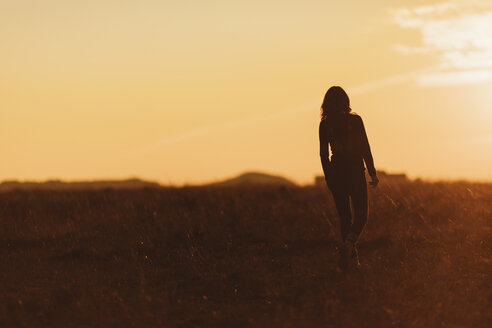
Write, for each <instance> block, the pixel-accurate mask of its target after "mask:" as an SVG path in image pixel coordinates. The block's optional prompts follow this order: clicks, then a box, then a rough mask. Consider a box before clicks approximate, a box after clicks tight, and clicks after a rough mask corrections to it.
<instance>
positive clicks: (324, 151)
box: [319, 121, 330, 180]
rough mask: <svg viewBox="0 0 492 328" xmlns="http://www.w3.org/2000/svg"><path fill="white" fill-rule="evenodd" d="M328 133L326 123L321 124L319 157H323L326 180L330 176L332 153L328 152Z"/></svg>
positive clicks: (322, 163)
mask: <svg viewBox="0 0 492 328" xmlns="http://www.w3.org/2000/svg"><path fill="white" fill-rule="evenodd" d="M328 144H329V139H328V133H327V131H326V127H325V122H324V121H321V122H320V123H319V156H320V157H321V166H322V167H323V173H324V175H325V180H326V179H327V177H328V176H329V167H330V152H329V150H328Z"/></svg>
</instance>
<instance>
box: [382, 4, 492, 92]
mask: <svg viewBox="0 0 492 328" xmlns="http://www.w3.org/2000/svg"><path fill="white" fill-rule="evenodd" d="M391 16H392V21H393V22H394V23H396V24H397V25H399V26H400V27H402V28H407V29H418V30H419V31H420V34H421V40H420V44H419V45H418V46H407V45H403V44H396V45H394V46H393V49H394V50H395V51H397V52H399V53H401V54H404V55H416V54H436V55H437V57H438V58H439V62H438V64H437V65H436V67H434V68H433V71H432V72H431V73H423V75H422V76H420V77H419V78H418V79H417V81H418V82H419V85H422V86H433V85H452V84H469V83H482V82H489V81H492V74H491V72H492V3H491V2H483V1H472V0H468V1H466V2H464V1H454V2H444V3H439V4H436V5H431V6H422V7H416V8H400V9H398V10H393V11H391Z"/></svg>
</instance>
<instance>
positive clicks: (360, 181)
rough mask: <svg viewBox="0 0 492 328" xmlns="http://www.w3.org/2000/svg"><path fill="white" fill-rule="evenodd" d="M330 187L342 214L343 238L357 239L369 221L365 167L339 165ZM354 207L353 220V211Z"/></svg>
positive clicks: (339, 213)
mask: <svg viewBox="0 0 492 328" xmlns="http://www.w3.org/2000/svg"><path fill="white" fill-rule="evenodd" d="M334 171H335V172H334V177H333V184H332V185H331V187H330V190H331V193H332V194H333V199H334V200H335V205H336V208H337V211H338V215H339V216H340V227H341V232H342V239H343V240H344V241H345V240H346V238H347V236H348V235H349V234H350V237H351V238H350V239H355V240H352V241H354V242H355V241H357V239H358V238H359V236H360V234H361V233H362V230H363V229H364V226H365V225H366V223H367V209H368V206H367V183H366V176H365V172H364V169H361V168H360V167H351V166H345V165H343V166H342V165H338V167H337V168H335V169H334ZM351 205H352V208H353V220H352V211H351Z"/></svg>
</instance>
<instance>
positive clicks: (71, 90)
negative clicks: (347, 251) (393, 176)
mask: <svg viewBox="0 0 492 328" xmlns="http://www.w3.org/2000/svg"><path fill="white" fill-rule="evenodd" d="M0 39H1V43H0V72H1V73H0V154H1V157H2V160H1V161H0V180H7V179H19V180H44V179H52V178H60V179H66V180H81V179H98V178H126V177H133V176H138V177H141V178H145V179H152V180H157V181H159V182H161V183H173V184H183V183H201V182H207V181H213V180H218V179H222V178H226V177H230V176H233V175H236V174H238V173H241V172H244V171H248V170H257V171H265V172H271V173H275V174H282V175H285V176H286V177H288V178H291V179H293V180H294V181H297V182H300V183H306V182H311V181H312V179H313V177H314V175H315V174H319V173H321V165H320V162H319V153H318V152H319V151H318V136H317V132H318V124H319V107H320V104H321V101H322V98H323V95H324V93H325V92H326V90H327V89H328V88H329V87H330V86H332V85H340V86H342V87H343V88H345V89H346V91H347V92H348V94H349V96H350V97H351V103H352V108H353V110H354V111H355V112H357V113H358V114H360V115H361V116H362V117H363V119H364V122H365V125H366V130H367V133H368V136H369V140H370V142H371V147H372V151H373V155H374V158H375V164H376V167H377V168H378V169H384V170H389V171H403V172H406V173H408V174H409V175H410V176H411V177H423V178H431V179H457V178H466V179H473V180H491V179H492V173H491V172H492V171H491V170H490V163H492V152H491V151H490V150H491V149H492V148H491V146H492V130H491V129H490V126H492V105H491V102H490V100H489V95H490V93H491V91H492V4H490V2H483V1H452V2H435V1H413V0H412V1H399V2H398V3H397V4H396V2H394V1H382V0H379V1H371V2H369V1H362V0H361V1H350V2H348V1H243V2H241V3H239V2H231V1H219V0H217V1H206V2H203V1H183V0H180V1H139V2H137V1H107V0H99V1H83V2H81V1H71V0H64V1H61V0H60V1H55V0H53V1H42V2H41V1H22V0H20V1H19V0H16V1H2V2H1V3H0Z"/></svg>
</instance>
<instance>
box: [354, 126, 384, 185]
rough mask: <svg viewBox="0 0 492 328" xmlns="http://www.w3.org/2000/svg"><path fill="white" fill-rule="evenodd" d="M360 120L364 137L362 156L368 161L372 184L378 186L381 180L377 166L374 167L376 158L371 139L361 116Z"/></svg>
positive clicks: (362, 136) (362, 137)
mask: <svg viewBox="0 0 492 328" xmlns="http://www.w3.org/2000/svg"><path fill="white" fill-rule="evenodd" d="M359 120H360V131H361V132H360V133H361V139H362V157H363V158H364V162H365V163H366V167H367V172H368V173H369V175H370V176H371V179H372V183H371V185H373V186H376V185H377V184H378V182H379V180H378V178H377V175H376V168H375V167H374V159H373V158H372V153H371V147H370V146H369V140H368V139H367V133H366V129H365V127H364V122H362V118H361V117H360V116H359Z"/></svg>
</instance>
